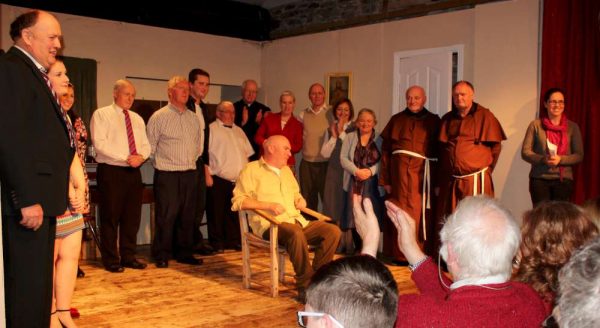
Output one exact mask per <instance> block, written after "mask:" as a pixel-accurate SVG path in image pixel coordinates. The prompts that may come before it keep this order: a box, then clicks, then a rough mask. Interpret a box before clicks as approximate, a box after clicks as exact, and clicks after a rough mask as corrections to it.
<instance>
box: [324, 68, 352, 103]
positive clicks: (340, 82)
mask: <svg viewBox="0 0 600 328" xmlns="http://www.w3.org/2000/svg"><path fill="white" fill-rule="evenodd" d="M341 98H348V99H351V98H352V73H351V72H336V73H327V74H326V75H325V99H326V101H327V103H328V104H330V105H331V106H333V105H334V104H335V103H336V102H337V101H338V100H339V99H341Z"/></svg>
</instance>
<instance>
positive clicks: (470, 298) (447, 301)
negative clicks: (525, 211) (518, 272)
mask: <svg viewBox="0 0 600 328" xmlns="http://www.w3.org/2000/svg"><path fill="white" fill-rule="evenodd" d="M412 279H413V281H414V282H415V284H416V285H417V288H418V289H419V292H420V294H410V295H400V297H399V298H398V320H397V321H396V327H540V324H541V323H542V321H543V320H544V319H545V317H546V310H545V308H544V304H543V302H542V299H541V298H540V296H539V295H538V294H537V293H536V292H535V290H533V288H531V287H529V285H526V284H523V283H520V282H513V281H509V282H505V283H501V284H490V285H481V286H474V285H471V286H463V287H459V288H456V289H454V290H448V289H447V288H446V287H444V286H442V284H441V283H440V280H439V277H438V269H437V266H436V265H435V264H434V263H433V261H432V260H431V259H427V261H426V262H424V263H423V264H422V265H420V266H419V267H418V268H417V269H416V270H415V272H413V274H412ZM444 282H445V283H446V285H448V286H450V284H451V283H452V281H450V280H449V279H446V278H445V277H444Z"/></svg>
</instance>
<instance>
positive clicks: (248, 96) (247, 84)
mask: <svg viewBox="0 0 600 328" xmlns="http://www.w3.org/2000/svg"><path fill="white" fill-rule="evenodd" d="M256 95H258V84H257V83H256V81H254V80H246V81H244V82H242V98H243V99H244V102H245V103H246V104H249V105H251V104H252V103H253V102H254V101H255V100H256Z"/></svg>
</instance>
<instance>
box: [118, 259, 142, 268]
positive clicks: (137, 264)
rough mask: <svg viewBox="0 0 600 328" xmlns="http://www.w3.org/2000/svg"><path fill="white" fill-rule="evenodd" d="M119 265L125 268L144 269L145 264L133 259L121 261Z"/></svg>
mask: <svg viewBox="0 0 600 328" xmlns="http://www.w3.org/2000/svg"><path fill="white" fill-rule="evenodd" d="M121 265H122V266H124V267H126V268H132V269H137V270H141V269H145V268H146V266H147V265H146V263H142V262H140V261H138V260H133V261H131V262H121Z"/></svg>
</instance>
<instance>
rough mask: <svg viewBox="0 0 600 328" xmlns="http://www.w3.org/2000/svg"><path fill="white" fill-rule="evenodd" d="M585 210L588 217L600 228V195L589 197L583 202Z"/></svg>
mask: <svg viewBox="0 0 600 328" xmlns="http://www.w3.org/2000/svg"><path fill="white" fill-rule="evenodd" d="M583 211H584V212H585V213H586V214H587V216H588V218H589V219H590V220H592V222H594V224H595V225H596V227H598V229H600V196H598V197H596V198H592V199H588V200H587V201H586V202H585V203H583Z"/></svg>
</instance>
